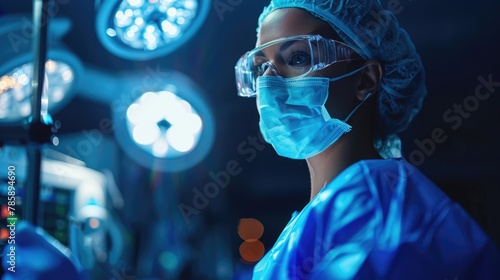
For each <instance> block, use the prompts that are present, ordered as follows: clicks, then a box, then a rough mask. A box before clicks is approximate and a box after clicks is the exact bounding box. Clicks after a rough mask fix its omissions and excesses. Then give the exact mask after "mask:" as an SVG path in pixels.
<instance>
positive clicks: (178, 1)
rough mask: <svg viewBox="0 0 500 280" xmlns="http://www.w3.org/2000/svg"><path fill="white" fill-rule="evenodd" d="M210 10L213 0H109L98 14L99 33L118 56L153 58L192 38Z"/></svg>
mask: <svg viewBox="0 0 500 280" xmlns="http://www.w3.org/2000/svg"><path fill="white" fill-rule="evenodd" d="M209 9H210V0H107V1H104V2H103V3H102V5H101V6H100V7H99V11H98V13H97V22H96V28H97V34H98V37H99V40H100V41H101V43H102V44H103V45H104V46H105V47H106V48H107V49H108V50H109V51H111V52H112V53H114V54H115V55H117V56H120V57H122V58H126V59H133V60H147V59H152V58H156V57H158V56H162V55H166V54H168V53H170V52H172V51H174V50H175V49H177V48H178V47H180V46H181V45H182V44H184V43H185V42H186V41H187V40H189V39H190V38H191V36H193V35H194V34H195V33H196V32H197V31H198V29H199V28H200V27H201V24H202V23H203V21H204V20H205V18H206V16H207V14H208V11H209Z"/></svg>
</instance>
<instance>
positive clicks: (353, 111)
mask: <svg viewBox="0 0 500 280" xmlns="http://www.w3.org/2000/svg"><path fill="white" fill-rule="evenodd" d="M370 96H372V94H371V92H369V93H368V94H367V95H366V96H365V98H364V99H363V101H361V103H359V104H358V106H356V108H354V110H352V111H351V113H350V114H349V115H348V116H347V117H346V118H345V119H344V122H345V123H346V122H347V121H348V120H349V119H350V118H351V117H352V115H353V114H354V113H355V112H356V110H358V108H359V107H360V106H361V105H363V103H365V101H366V100H367V99H368V98H369V97H370Z"/></svg>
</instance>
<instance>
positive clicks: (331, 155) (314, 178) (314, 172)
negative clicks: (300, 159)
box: [306, 124, 381, 199]
mask: <svg viewBox="0 0 500 280" xmlns="http://www.w3.org/2000/svg"><path fill="white" fill-rule="evenodd" d="M372 139H373V138H372V135H371V130H370V129H369V128H368V127H367V126H366V125H363V124H361V125H359V124H358V125H353V128H352V130H351V131H350V132H348V133H346V134H345V135H343V136H342V137H340V139H339V140H337V142H335V143H334V144H333V145H331V146H330V147H329V148H327V149H326V150H325V151H323V152H322V153H320V154H318V155H316V156H314V157H311V158H308V159H307V160H306V161H307V165H308V167H309V173H310V176H311V199H312V198H313V197H315V196H316V195H317V194H318V193H319V192H320V191H321V189H323V187H324V186H326V185H327V184H328V183H330V182H331V181H332V180H333V179H334V178H335V177H337V175H339V174H340V173H341V172H342V171H343V170H344V169H346V168H347V167H349V166H350V165H352V164H354V163H356V162H358V161H360V160H363V159H376V158H381V157H380V155H379V154H378V152H377V151H376V150H375V148H374V147H373V140H372Z"/></svg>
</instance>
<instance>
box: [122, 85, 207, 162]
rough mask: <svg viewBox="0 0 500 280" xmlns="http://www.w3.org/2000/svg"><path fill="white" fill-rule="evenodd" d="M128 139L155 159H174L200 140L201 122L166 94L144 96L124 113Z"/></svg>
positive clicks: (187, 107)
mask: <svg viewBox="0 0 500 280" xmlns="http://www.w3.org/2000/svg"><path fill="white" fill-rule="evenodd" d="M127 126H128V129H129V133H130V136H131V137H132V138H133V140H134V141H135V142H136V143H137V144H138V145H140V146H141V147H142V148H143V149H144V150H146V151H147V152H150V153H151V154H153V155H154V156H156V157H160V158H162V157H177V156H180V155H182V154H184V153H187V152H189V151H190V150H192V149H193V148H194V147H195V146H196V144H197V143H198V141H199V139H200V134H201V129H202V126H203V125H202V121H201V118H200V116H199V115H198V113H197V112H196V111H195V110H194V109H193V108H192V107H191V105H189V103H188V102H187V101H185V100H183V99H182V98H181V97H179V96H177V95H175V94H174V93H172V92H169V91H159V92H146V93H144V94H143V95H142V96H141V97H139V98H138V99H137V100H136V101H135V102H134V103H132V104H131V105H130V106H129V107H128V109H127Z"/></svg>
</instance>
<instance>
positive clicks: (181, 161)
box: [113, 71, 214, 172]
mask: <svg viewBox="0 0 500 280" xmlns="http://www.w3.org/2000/svg"><path fill="white" fill-rule="evenodd" d="M167 76H168V77H169V78H168V79H165V83H164V84H163V85H159V84H158V85H156V86H155V87H153V88H145V87H140V88H141V90H140V92H137V91H135V92H128V93H124V94H126V97H124V98H122V100H126V101H125V102H126V104H121V106H116V107H114V108H113V118H114V120H113V123H114V128H115V136H116V138H117V141H118V143H119V144H120V145H121V146H122V148H123V150H124V151H125V153H127V154H128V155H129V157H130V158H132V159H134V160H136V161H137V162H138V163H139V164H141V165H143V166H145V167H147V168H150V169H154V170H158V171H170V172H174V171H180V170H184V169H187V168H189V167H191V166H193V165H195V164H197V163H198V162H199V161H201V160H202V159H203V158H204V157H205V156H206V155H207V154H208V152H209V151H210V148H211V146H212V143H213V138H214V121H213V117H212V114H211V112H210V110H209V107H208V105H207V104H206V103H205V101H204V100H203V98H202V92H201V91H200V89H199V88H198V87H197V86H196V85H195V84H194V82H192V81H191V80H190V79H189V78H188V77H186V76H184V75H183V74H181V73H178V72H173V71H171V72H168V74H167ZM126 80H127V81H128V83H127V85H126V86H124V89H126V90H129V91H130V89H134V88H135V89H137V88H138V87H137V85H140V84H141V79H139V78H136V79H126ZM133 81H135V83H137V84H135V85H134V84H133V83H134V82H133ZM133 94H137V95H138V96H137V95H136V96H134V95H133Z"/></svg>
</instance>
